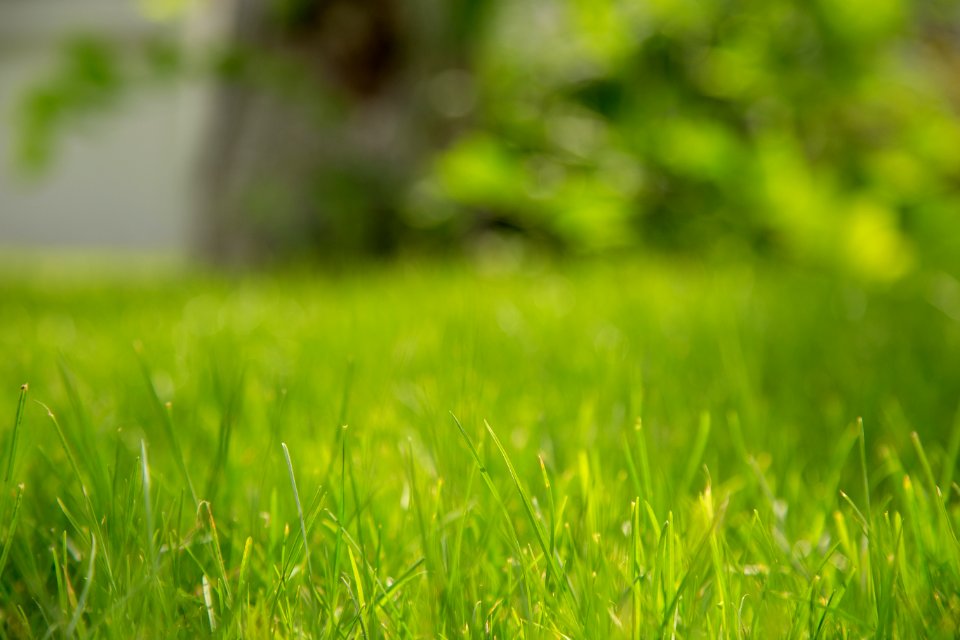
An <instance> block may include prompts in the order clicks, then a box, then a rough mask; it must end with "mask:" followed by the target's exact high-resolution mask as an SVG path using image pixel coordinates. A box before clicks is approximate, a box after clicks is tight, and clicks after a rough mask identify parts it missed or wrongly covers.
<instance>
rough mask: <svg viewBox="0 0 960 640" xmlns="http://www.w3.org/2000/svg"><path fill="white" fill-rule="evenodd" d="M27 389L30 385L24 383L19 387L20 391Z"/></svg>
mask: <svg viewBox="0 0 960 640" xmlns="http://www.w3.org/2000/svg"><path fill="white" fill-rule="evenodd" d="M29 389H30V385H29V384H27V383H26V382H24V383H23V384H22V385H20V391H27V390H29Z"/></svg>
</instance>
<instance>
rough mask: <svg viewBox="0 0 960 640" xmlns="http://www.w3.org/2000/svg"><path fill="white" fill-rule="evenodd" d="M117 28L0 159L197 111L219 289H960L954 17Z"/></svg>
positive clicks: (283, 22)
mask: <svg viewBox="0 0 960 640" xmlns="http://www.w3.org/2000/svg"><path fill="white" fill-rule="evenodd" d="M4 4H6V5H7V6H8V7H9V6H11V4H13V5H15V4H17V2H16V0H14V1H13V2H12V3H11V1H10V0H6V2H5V3H0V11H3V6H4ZM137 7H138V11H139V13H140V15H141V17H142V18H143V19H144V20H145V22H149V23H151V24H154V25H157V28H156V29H152V30H150V31H149V32H148V33H147V34H146V35H144V36H142V37H139V38H137V39H134V40H131V39H129V38H127V39H124V38H119V37H116V36H105V35H97V33H96V30H95V29H94V30H88V31H87V32H86V33H81V32H76V33H69V34H67V35H66V36H64V37H63V38H61V45H60V48H59V53H58V54H57V55H56V56H55V57H54V58H52V59H51V61H50V63H49V64H48V65H46V67H44V71H43V73H38V74H37V76H36V77H35V78H33V79H32V81H31V83H30V85H29V87H28V89H27V90H26V91H24V92H22V94H21V95H20V96H19V98H18V101H17V105H18V106H17V108H16V110H15V113H14V117H15V118H16V136H15V141H14V144H11V145H10V150H11V151H12V152H13V154H14V155H15V157H16V158H17V162H18V166H19V167H20V169H21V170H23V169H26V170H30V171H42V170H44V169H49V168H50V167H51V166H55V163H56V161H57V151H58V144H59V141H60V139H61V138H62V137H63V136H64V135H65V132H69V131H70V130H71V129H72V128H76V127H77V126H79V125H80V124H81V123H84V126H87V125H89V123H90V122H91V121H97V120H103V119H109V118H110V117H111V114H112V113H113V111H114V110H115V109H117V108H118V107H117V105H118V104H122V103H123V102H124V101H125V100H130V99H133V98H132V96H136V95H137V94H142V93H144V92H149V91H157V90H158V89H157V87H158V86H159V87H176V86H182V85H183V84H184V83H194V84H197V83H199V84H202V85H203V86H205V87H206V89H207V93H208V99H207V101H206V103H205V104H206V105H207V111H206V113H207V116H206V119H205V120H204V123H205V124H204V125H203V126H202V127H201V128H200V130H199V132H198V133H197V136H196V137H197V143H196V153H195V154H194V156H195V157H194V158H193V159H192V160H191V165H190V166H191V169H190V172H191V174H192V175H193V177H194V181H193V187H192V188H193V196H194V197H192V199H191V201H190V202H191V205H190V207H191V211H190V214H189V215H190V217H191V220H193V222H192V223H191V231H190V239H189V245H190V246H191V247H192V249H193V250H195V251H197V252H198V253H199V254H200V255H201V256H202V257H204V258H205V259H207V260H210V261H213V262H219V263H228V264H233V263H241V264H249V263H259V262H262V261H271V260H276V259H290V258H302V257H309V258H316V257H321V258H333V259H339V258H343V257H348V258H353V257H357V256H382V255H394V254H398V253H400V254H403V253H422V252H428V253H435V252H439V253H458V252H462V251H473V250H475V249H477V248H486V249H489V248H494V249H498V250H502V251H506V252H517V251H526V250H536V251H543V252H547V253H557V254H576V255H583V254H586V255H608V254H611V253H646V254H650V253H666V254H670V255H679V256H682V257H684V258H690V259H695V260H707V261H712V260H720V261H728V260H743V259H748V260H754V259H758V258H759V259H761V260H772V261H778V262H779V261H786V262H790V263H795V264H800V265H803V266H807V267H812V268H814V269H817V270H820V269H825V270H828V271H833V272H838V273H843V274H845V275H851V276H853V277H854V278H857V279H862V280H864V281H869V282H880V283H884V282H891V281H895V280H898V279H901V278H904V277H907V276H910V275H911V274H917V273H925V274H931V273H934V274H940V275H943V274H948V275H947V277H950V278H951V282H953V283H954V284H955V283H956V281H955V280H954V279H952V276H950V275H949V274H957V273H960V189H958V186H960V183H958V178H960V121H958V118H957V109H958V106H960V3H957V2H954V1H949V0H939V1H938V0H931V1H925V2H919V1H912V2H911V1H909V0H872V1H870V2H867V1H866V0H804V1H799V0H798V1H791V0H764V1H762V2H761V1H758V0H726V1H724V0H709V1H703V0H644V1H632V0H589V1H587V0H554V1H547V0H539V1H534V0H512V1H510V2H507V1H501V0H445V1H443V2H441V1H439V0H411V1H409V2H399V1H395V0H351V1H345V0H262V1H258V0H234V1H233V2H230V3H212V2H209V3H204V2H201V1H199V0H197V1H195V2H190V1H189V0H144V1H143V2H141V3H140V4H139V5H137ZM198 16H202V18H198ZM211 16H213V22H215V23H216V24H217V25H219V26H218V27H217V28H216V29H213V30H208V31H207V32H206V33H205V34H201V35H200V36H195V37H193V36H192V37H185V36H184V34H185V33H192V32H193V31H195V29H192V28H191V25H196V24H198V23H200V22H203V21H204V20H205V21H206V24H209V23H210V22H211ZM211 34H213V35H211ZM161 90H163V89H161Z"/></svg>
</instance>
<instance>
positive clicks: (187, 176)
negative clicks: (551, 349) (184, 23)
mask: <svg viewBox="0 0 960 640" xmlns="http://www.w3.org/2000/svg"><path fill="white" fill-rule="evenodd" d="M157 28H158V27H157V26H156V25H151V24H150V23H148V22H147V21H145V20H144V19H143V18H142V17H140V15H139V13H138V12H137V10H136V5H135V4H134V2H133V0H0V154H2V158H0V251H4V250H10V249H53V248H61V247H69V248H73V249H103V248H110V249H124V250H150V251H159V252H164V253H184V252H185V251H186V250H187V249H188V247H189V246H190V242H191V232H192V224H191V216H192V211H191V207H192V203H191V198H190V191H191V185H190V180H191V173H192V169H193V157H194V155H195V151H196V148H197V143H198V141H199V140H200V135H199V132H200V130H201V125H202V120H203V117H204V113H205V111H204V105H205V104H206V103H205V101H204V93H203V90H202V89H200V88H192V89H186V88H183V87H179V88H176V87H171V88H168V89H162V90H161V89H153V90H150V91H149V92H148V91H143V92H139V93H137V92H135V93H133V94H132V95H130V96H128V97H127V98H126V99H124V100H123V103H122V104H121V105H120V107H119V108H117V109H112V110H109V111H106V112H104V113H103V114H101V115H98V116H95V117H93V118H90V119H87V120H85V121H84V123H83V126H82V127H75V128H73V129H71V131H70V132H69V134H68V135H67V136H64V137H63V139H62V140H60V144H59V146H58V152H57V154H56V156H55V158H54V163H53V165H52V166H51V167H50V169H49V170H48V171H47V172H46V173H44V174H42V175H41V176H39V178H32V179H28V178H27V177H26V176H24V175H23V173H22V172H21V171H19V170H18V169H17V167H16V166H15V165H14V164H13V162H12V157H11V156H12V153H11V142H12V140H13V137H14V135H15V131H14V130H13V126H14V119H13V114H14V109H15V108H16V104H17V101H18V98H19V96H21V95H22V92H23V90H24V89H25V88H26V87H27V86H29V85H30V83H31V82H35V81H36V79H37V78H40V77H42V74H43V73H44V71H45V70H47V69H49V68H50V66H51V64H52V63H53V61H54V60H55V53H56V47H57V43H58V42H59V40H60V39H61V38H62V37H63V36H64V35H67V34H72V33H77V32H81V33H103V34H109V35H112V36H117V37H122V38H124V39H131V40H134V41H135V40H136V39H137V38H139V37H141V36H143V35H145V34H148V33H150V32H151V31H152V30H155V29H157ZM164 28H171V27H169V26H167V27H164Z"/></svg>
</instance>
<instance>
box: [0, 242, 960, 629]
mask: <svg viewBox="0 0 960 640" xmlns="http://www.w3.org/2000/svg"><path fill="white" fill-rule="evenodd" d="M494 267H496V268H494ZM74 271H75V270H74ZM0 326H2V328H3V330H2V334H0V353H2V354H3V357H2V359H0V426H2V429H3V430H2V432H0V433H2V438H0V445H2V448H0V454H2V458H0V472H2V474H3V477H2V479H3V482H4V484H3V492H2V496H0V544H2V555H0V572H2V573H0V616H2V618H0V630H2V632H3V634H4V635H6V636H8V637H28V636H36V637H49V636H53V637H60V636H73V635H76V636H80V637H91V636H93V637H117V638H132V637H144V638H166V637H175V636H180V637H199V636H205V635H208V634H211V632H212V633H214V634H217V635H224V636H228V637H240V636H243V637H267V636H278V637H317V638H320V637H329V638H339V637H344V638H358V637H360V638H376V637H389V638H406V637H420V638H434V637H448V638H455V637H495V638H503V639H510V638H519V637H525V638H562V637H571V638H600V639H603V638H616V637H623V638H632V637H641V638H660V637H671V638H672V637H676V638H697V637H711V638H716V637H729V638H777V637H795V638H807V637H808V638H815V637H824V638H827V637H849V638H862V637H873V636H875V637H902V638H911V637H944V638H950V637H956V636H957V635H958V634H960V595H958V594H960V546H958V542H957V537H956V532H957V531H958V529H960V488H958V485H957V484H956V482H955V470H956V467H957V453H958V449H960V420H958V418H957V408H958V402H960V365H958V363H960V285H958V283H957V282H956V280H953V279H952V278H951V277H949V276H946V275H943V274H939V275H936V274H934V275H923V276H916V277H911V278H909V279H908V280H907V281H904V282H900V283H898V284H895V285H888V286H884V287H878V286H868V285H864V284H858V283H856V282H852V281H848V280H844V279H838V278H834V277H831V276H829V274H816V273H810V272H801V271H794V270H790V269H787V268H785V267H773V266H769V265H760V266H755V267H749V266H742V267H725V268H723V269H721V270H707V269H704V268H697V267H692V266H683V265H672V266H669V267H668V266H664V265H658V264H648V263H639V262H624V263H619V264H589V263H584V264H577V265H561V266H557V265H549V264H545V263H539V262H536V261H532V262H525V263H522V264H521V265H520V266H514V267H512V268H510V267H507V266H504V265H500V266H496V265H493V266H491V265H486V266H484V265H483V264H476V265H474V264H466V263H463V264H459V265H439V264H423V263H409V264H401V265H399V266H394V267H392V268H386V267H364V268H362V269H360V270H358V271H356V272H351V273H341V274H331V273H328V274H325V275H311V274H308V273H307V272H304V271H301V272H291V273H283V274H279V273H277V274H261V275H256V276H247V277H245V278H230V277H225V276H211V275H202V274H192V275H186V276H185V275H183V274H182V273H179V274H178V273H176V272H172V271H164V272H162V273H160V274H155V275H147V274H144V273H139V274H138V273H133V274H127V275H125V276H123V277H120V276H118V275H116V274H115V273H114V274H110V273H106V272H104V273H100V274H95V273H76V272H71V270H69V269H56V268H54V269H52V270H33V271H31V270H28V269H23V268H21V269H8V270H7V271H6V272H5V275H3V276H0ZM23 383H29V389H26V387H24V390H23V391H20V388H21V387H20V385H21V384H23ZM861 418H862V421H861Z"/></svg>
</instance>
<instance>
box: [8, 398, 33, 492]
mask: <svg viewBox="0 0 960 640" xmlns="http://www.w3.org/2000/svg"><path fill="white" fill-rule="evenodd" d="M28 389H29V385H27V384H26V383H24V384H22V385H20V400H19V401H18V402H17V415H16V418H14V421H13V431H12V432H11V434H10V445H9V446H8V448H7V470H6V472H5V473H4V474H3V481H4V483H5V484H9V483H10V481H11V480H12V479H13V465H14V462H16V459H17V441H18V440H19V438H20V425H21V423H22V422H23V408H24V405H25V404H26V402H27V390H28Z"/></svg>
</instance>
